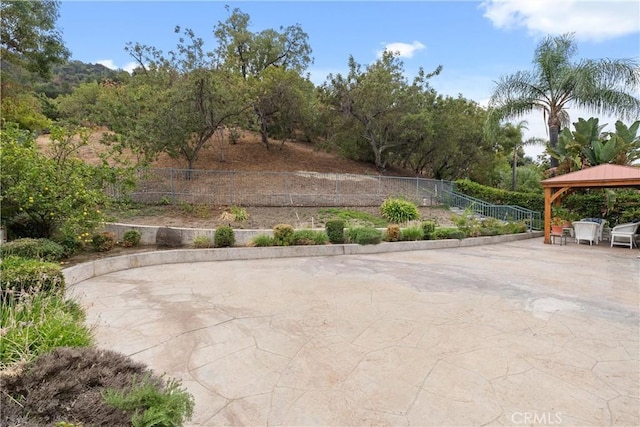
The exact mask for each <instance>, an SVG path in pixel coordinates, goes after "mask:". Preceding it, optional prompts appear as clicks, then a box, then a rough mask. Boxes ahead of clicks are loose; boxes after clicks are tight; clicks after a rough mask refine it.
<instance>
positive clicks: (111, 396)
mask: <svg viewBox="0 0 640 427" xmlns="http://www.w3.org/2000/svg"><path fill="white" fill-rule="evenodd" d="M103 398H104V400H105V401H106V402H107V403H109V404H110V405H112V406H115V407H116V408H119V409H122V410H123V411H127V412H131V413H132V414H133V415H132V417H131V425H132V426H133V427H151V426H158V427H175V426H181V425H183V423H184V422H185V421H187V420H189V419H190V418H191V416H192V414H193V408H194V401H193V397H192V396H191V395H190V394H189V393H188V392H187V391H186V389H184V388H182V385H181V383H180V382H179V381H177V380H169V381H166V382H164V384H158V382H157V381H154V380H152V379H151V378H150V377H149V376H144V377H143V378H141V379H140V380H139V381H134V383H133V384H132V385H131V388H130V389H128V390H115V389H108V390H106V391H105V392H104V393H103Z"/></svg>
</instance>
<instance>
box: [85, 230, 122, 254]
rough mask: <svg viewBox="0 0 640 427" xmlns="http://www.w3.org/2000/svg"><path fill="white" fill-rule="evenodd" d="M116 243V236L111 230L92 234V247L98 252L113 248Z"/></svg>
mask: <svg viewBox="0 0 640 427" xmlns="http://www.w3.org/2000/svg"><path fill="white" fill-rule="evenodd" d="M115 244H116V236H115V234H113V233H111V232H109V231H103V232H102V233H96V234H94V235H93V236H91V247H92V248H93V250H94V251H96V252H108V251H110V250H111V249H113V247H114V246H115Z"/></svg>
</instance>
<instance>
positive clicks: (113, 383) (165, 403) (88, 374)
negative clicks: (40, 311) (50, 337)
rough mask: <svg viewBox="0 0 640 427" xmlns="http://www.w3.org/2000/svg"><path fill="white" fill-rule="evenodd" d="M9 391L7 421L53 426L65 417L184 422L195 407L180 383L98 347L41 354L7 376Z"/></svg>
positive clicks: (4, 400) (2, 400) (4, 398)
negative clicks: (22, 368) (23, 367)
mask: <svg viewBox="0 0 640 427" xmlns="http://www.w3.org/2000/svg"><path fill="white" fill-rule="evenodd" d="M3 392H4V393H0V404H1V406H2V418H3V423H4V422H5V421H6V422H7V425H53V424H52V420H61V419H62V420H73V422H74V423H77V424H78V425H87V426H90V425H96V426H98V425H100V426H125V425H134V426H135V425H148V426H152V425H153V426H180V425H184V423H185V421H188V420H189V419H190V418H191V415H192V412H193V406H194V403H193V398H192V396H191V395H190V394H188V393H187V392H186V391H185V390H183V389H181V388H180V386H179V384H178V383H177V382H175V381H172V380H165V379H164V378H163V377H159V376H155V375H153V374H152V372H151V371H150V370H149V369H148V368H147V367H146V366H145V365H143V364H142V363H139V362H135V361H133V360H132V359H131V358H129V357H126V356H124V355H122V354H120V353H116V352H113V351H109V350H104V349H97V348H57V349H55V350H53V351H52V352H50V353H47V354H44V355H41V356H40V357H38V358H37V359H36V360H34V361H33V362H31V363H29V364H28V365H27V366H26V367H25V369H24V370H22V372H20V373H19V374H18V375H15V376H7V378H6V381H5V380H3ZM52 396H55V399H54V398H53V397H52ZM54 402H55V403H54ZM80 402H81V403H82V404H79V403H80ZM44 403H46V404H44ZM152 417H153V418H154V420H153V421H155V422H152V420H151V419H150V418H152Z"/></svg>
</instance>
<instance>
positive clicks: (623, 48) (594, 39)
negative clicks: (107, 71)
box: [58, 0, 640, 156]
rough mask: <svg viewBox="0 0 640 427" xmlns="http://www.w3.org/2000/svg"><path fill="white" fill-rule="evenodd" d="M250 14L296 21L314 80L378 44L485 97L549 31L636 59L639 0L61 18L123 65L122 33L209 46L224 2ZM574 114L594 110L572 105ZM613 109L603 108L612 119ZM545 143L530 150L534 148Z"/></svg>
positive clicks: (123, 5) (119, 9)
mask: <svg viewBox="0 0 640 427" xmlns="http://www.w3.org/2000/svg"><path fill="white" fill-rule="evenodd" d="M226 4H228V5H229V6H230V7H231V8H232V9H233V8H236V7H237V8H239V9H240V10H241V11H242V12H244V13H247V14H249V16H250V17H251V24H250V25H251V26H250V30H251V31H253V32H258V31H261V30H264V29H268V28H273V29H276V30H277V29H279V28H280V27H281V26H283V27H286V26H289V25H295V24H299V25H300V26H301V27H302V29H303V31H305V32H306V33H307V34H308V35H309V43H310V45H311V48H312V49H313V52H312V57H313V58H314V63H313V64H312V65H311V66H310V67H309V70H308V72H309V73H310V76H311V79H312V81H313V82H314V83H315V84H317V85H319V84H322V83H323V82H324V81H325V80H326V77H327V75H328V74H329V73H334V74H335V73H345V72H346V70H347V61H348V58H349V56H350V55H352V56H353V57H354V59H355V60H356V62H358V63H361V64H368V63H371V62H373V61H375V60H376V58H377V56H378V55H379V54H380V52H381V51H382V50H384V49H385V48H391V49H393V50H398V51H400V52H401V54H402V60H403V62H404V68H405V71H406V74H407V77H408V78H411V77H413V75H415V72H416V71H417V70H418V69H419V67H422V68H424V69H425V71H427V72H429V71H432V70H433V69H435V68H436V67H437V66H438V65H442V66H443V71H442V73H441V74H440V75H439V76H437V77H434V78H433V79H432V80H431V84H432V86H433V87H434V88H435V89H436V90H437V91H438V92H439V93H443V94H447V95H451V96H457V95H458V94H462V95H463V96H464V97H466V98H469V99H473V100H475V101H477V102H479V103H481V104H482V105H486V102H487V100H488V98H489V97H490V96H491V91H492V88H493V86H494V82H495V81H497V80H498V79H499V78H500V77H501V76H504V75H509V74H512V73H514V72H516V71H519V70H528V69H530V68H531V59H532V56H533V51H534V49H535V47H536V45H537V43H538V42H539V41H540V39H541V38H542V37H544V36H545V35H547V34H560V33H564V32H575V36H576V40H577V41H578V48H579V52H578V58H581V57H583V58H593V59H595V58H636V59H637V58H638V57H639V56H640V2H638V1H636V0H609V1H606V0H604V1H602V0H601V1H591V0H501V1H493V0H488V1H353V2H346V1H295V2H294V1H240V2H221V1H137V2H136V1H63V2H62V4H61V7H60V18H59V19H58V25H59V27H60V28H61V30H62V33H63V39H64V41H65V44H66V46H67V47H68V48H69V50H70V51H71V53H72V59H77V60H80V61H83V62H89V63H102V64H104V65H107V66H109V67H110V68H123V69H129V68H130V67H131V65H132V63H131V61H132V60H131V58H130V57H129V56H128V54H127V53H126V52H125V51H124V47H125V45H126V43H127V42H139V43H142V44H147V45H151V46H155V47H157V48H159V49H161V50H163V51H165V52H166V51H169V50H171V49H173V48H175V45H176V42H177V38H176V35H175V34H174V32H173V29H174V27H175V26H176V25H180V26H181V27H183V28H191V29H192V30H194V31H195V33H196V34H197V35H198V36H199V37H201V38H203V39H204V41H205V49H207V50H213V49H214V48H215V40H214V38H213V28H214V26H215V25H216V24H217V23H218V22H219V21H224V20H225V19H226V18H227V17H228V13H227V11H226V10H225V5H226ZM570 115H571V119H572V121H576V120H577V118H578V117H585V118H588V117H590V116H591V115H592V114H589V113H585V112H581V111H579V110H570ZM518 120H527V121H528V123H529V126H528V127H529V130H528V131H527V132H526V134H525V137H530V136H538V137H541V138H546V137H547V136H546V131H545V123H544V120H543V118H542V115H541V114H535V115H533V116H527V117H523V118H520V119H514V120H513V121H514V122H517V121H518ZM614 122H615V118H610V117H602V118H601V123H609V124H611V125H613V123H614ZM541 151H542V148H538V147H531V148H528V149H527V153H528V154H529V155H532V156H535V155H537V154H538V153H540V152H541Z"/></svg>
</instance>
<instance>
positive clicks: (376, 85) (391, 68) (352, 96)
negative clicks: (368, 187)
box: [323, 51, 442, 170]
mask: <svg viewBox="0 0 640 427" xmlns="http://www.w3.org/2000/svg"><path fill="white" fill-rule="evenodd" d="M441 69H442V67H438V68H437V69H436V70H435V71H434V72H433V73H431V74H425V73H424V71H423V70H422V69H421V70H420V71H419V73H418V76H417V77H416V79H415V80H414V83H413V85H410V84H409V83H408V82H407V80H406V78H405V77H404V65H403V63H402V61H401V60H400V59H399V57H398V54H396V53H393V52H390V51H385V52H384V53H383V55H382V57H381V58H379V59H378V60H377V61H376V62H374V63H373V64H370V65H368V66H366V67H365V68H364V69H363V67H362V66H361V65H360V64H358V63H356V61H355V60H354V58H353V57H350V58H349V73H348V74H347V76H346V77H345V76H342V75H341V74H337V75H335V76H333V75H330V76H329V83H328V84H325V85H324V87H323V91H324V93H325V98H326V100H327V102H328V103H329V104H330V105H332V106H333V108H334V109H335V110H336V111H337V112H339V113H340V114H342V115H343V116H344V117H345V118H346V119H348V120H350V121H351V122H352V124H353V127H352V129H351V134H352V135H353V136H351V138H353V139H357V138H361V139H362V140H363V141H364V142H365V143H366V145H367V146H368V147H369V153H370V154H371V155H372V156H373V163H374V164H375V166H376V167H377V168H378V169H381V170H382V169H384V168H385V167H386V166H387V162H388V161H389V157H390V156H389V154H390V152H391V151H392V149H398V146H399V145H400V144H401V141H400V140H399V136H400V134H401V133H402V127H401V125H400V123H401V122H402V120H403V119H404V118H405V117H407V114H410V113H418V111H419V108H418V107H419V104H418V103H417V101H418V97H417V93H418V92H420V91H428V90H430V88H429V86H428V84H427V82H426V80H427V79H428V78H430V77H432V76H434V75H437V74H439V73H440V71H441ZM354 128H355V130H356V131H355V132H354ZM358 135H359V136H358ZM357 143H358V142H357V141H356V144H357ZM360 143H362V142H360Z"/></svg>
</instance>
